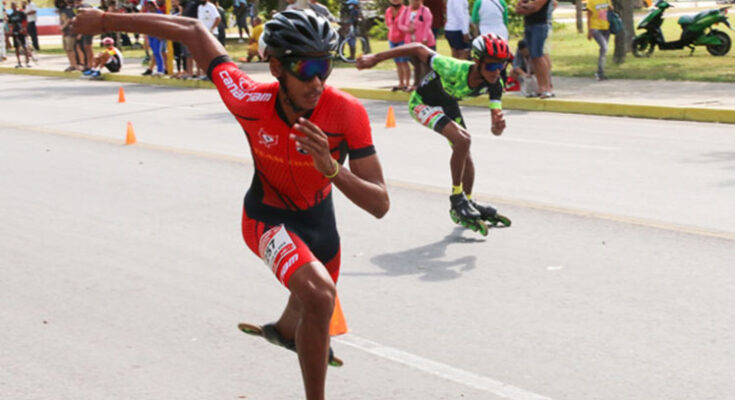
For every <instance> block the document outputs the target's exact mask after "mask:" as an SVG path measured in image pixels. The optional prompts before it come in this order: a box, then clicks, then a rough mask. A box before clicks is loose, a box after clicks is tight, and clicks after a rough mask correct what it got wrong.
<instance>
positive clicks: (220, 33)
mask: <svg viewBox="0 0 735 400" xmlns="http://www.w3.org/2000/svg"><path fill="white" fill-rule="evenodd" d="M212 4H214V6H215V7H216V8H217V13H218V14H219V23H218V24H217V40H218V41H219V42H220V43H222V47H227V46H226V45H225V42H226V39H227V22H226V21H227V16H226V15H225V9H224V8H222V6H220V5H219V1H218V0H212Z"/></svg>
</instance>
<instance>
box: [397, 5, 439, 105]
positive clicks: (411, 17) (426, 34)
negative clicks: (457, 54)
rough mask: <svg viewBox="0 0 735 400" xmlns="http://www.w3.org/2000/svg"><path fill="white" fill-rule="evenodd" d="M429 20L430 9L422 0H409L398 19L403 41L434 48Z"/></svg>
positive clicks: (434, 41) (434, 42)
mask: <svg viewBox="0 0 735 400" xmlns="http://www.w3.org/2000/svg"><path fill="white" fill-rule="evenodd" d="M431 21H432V15H431V11H429V8H428V7H426V6H425V5H424V3H423V1H422V0H410V1H409V6H408V8H406V9H405V10H404V11H403V13H402V14H401V16H400V18H399V19H398V28H399V29H400V30H401V31H403V33H404V35H405V36H404V39H403V41H404V42H406V43H414V42H416V43H421V44H423V45H424V46H427V47H428V48H430V49H432V50H434V49H436V39H435V38H434V34H433V33H432V32H431ZM414 83H417V82H414ZM412 90H413V88H412Z"/></svg>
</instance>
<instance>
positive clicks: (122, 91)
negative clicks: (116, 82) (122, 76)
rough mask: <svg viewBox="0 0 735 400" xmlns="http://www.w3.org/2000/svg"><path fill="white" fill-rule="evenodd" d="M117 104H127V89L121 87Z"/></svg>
mask: <svg viewBox="0 0 735 400" xmlns="http://www.w3.org/2000/svg"><path fill="white" fill-rule="evenodd" d="M117 102H118V103H125V89H123V88H122V86H120V90H118V92H117Z"/></svg>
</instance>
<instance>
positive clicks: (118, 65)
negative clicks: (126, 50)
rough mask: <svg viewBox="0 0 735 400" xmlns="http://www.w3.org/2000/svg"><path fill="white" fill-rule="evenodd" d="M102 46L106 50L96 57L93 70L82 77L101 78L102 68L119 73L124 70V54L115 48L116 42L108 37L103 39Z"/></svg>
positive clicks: (84, 73)
mask: <svg viewBox="0 0 735 400" xmlns="http://www.w3.org/2000/svg"><path fill="white" fill-rule="evenodd" d="M102 45H103V46H104V47H105V49H104V50H102V51H101V52H99V53H97V55H96V56H94V61H92V68H91V69H90V70H89V72H86V71H85V72H83V73H82V77H84V76H87V77H90V78H99V77H100V75H101V72H100V71H101V70H102V67H105V68H107V70H108V71H110V72H119V71H120V69H122V65H123V56H122V52H121V51H120V50H118V49H117V48H116V47H115V41H114V40H113V39H112V38H110V37H106V38H104V39H102Z"/></svg>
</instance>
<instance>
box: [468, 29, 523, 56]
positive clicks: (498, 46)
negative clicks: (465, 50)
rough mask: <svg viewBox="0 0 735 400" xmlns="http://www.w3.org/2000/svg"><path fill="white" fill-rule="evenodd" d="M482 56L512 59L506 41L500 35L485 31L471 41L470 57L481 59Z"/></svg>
mask: <svg viewBox="0 0 735 400" xmlns="http://www.w3.org/2000/svg"><path fill="white" fill-rule="evenodd" d="M484 57H492V58H498V59H501V60H511V59H513V54H512V53H511V52H510V47H508V42H507V41H506V40H505V39H503V38H502V37H500V36H498V35H496V34H494V33H487V34H485V35H480V36H478V37H476V38H475V39H474V40H473V41H472V58H473V59H475V60H482V59H483V58H484Z"/></svg>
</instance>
